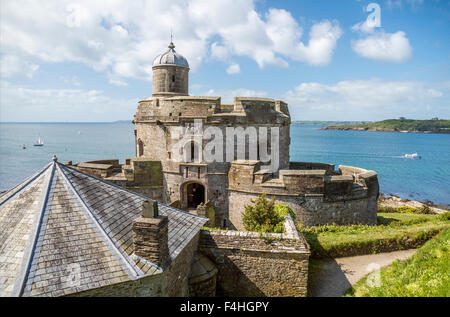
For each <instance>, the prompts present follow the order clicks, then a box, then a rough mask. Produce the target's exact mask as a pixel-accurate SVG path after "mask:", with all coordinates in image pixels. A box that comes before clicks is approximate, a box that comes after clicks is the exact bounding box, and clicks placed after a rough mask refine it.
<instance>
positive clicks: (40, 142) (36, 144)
mask: <svg viewBox="0 0 450 317" xmlns="http://www.w3.org/2000/svg"><path fill="white" fill-rule="evenodd" d="M33 145H34V146H43V145H44V142H42V140H41V137H40V136H39V137H38V140H37V143H35V144H33Z"/></svg>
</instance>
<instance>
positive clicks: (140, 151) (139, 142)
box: [138, 139, 144, 157]
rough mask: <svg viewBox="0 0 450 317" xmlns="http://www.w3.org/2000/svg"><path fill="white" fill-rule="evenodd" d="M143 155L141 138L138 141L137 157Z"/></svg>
mask: <svg viewBox="0 0 450 317" xmlns="http://www.w3.org/2000/svg"><path fill="white" fill-rule="evenodd" d="M143 155H144V142H142V140H141V139H139V141H138V157H139V156H143Z"/></svg>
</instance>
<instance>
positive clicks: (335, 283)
mask: <svg viewBox="0 0 450 317" xmlns="http://www.w3.org/2000/svg"><path fill="white" fill-rule="evenodd" d="M415 252H416V249H410V250H401V251H394V252H387V253H379V254H371V255H360V256H352V257H346V258H336V259H323V260H316V262H317V266H318V267H317V268H314V271H313V272H311V274H310V276H309V282H308V284H309V287H310V290H311V295H312V296H313V297H336V296H342V295H343V294H344V293H345V291H346V290H347V289H349V288H350V286H351V285H353V284H355V283H356V282H358V281H359V280H360V279H361V278H363V277H364V276H366V275H367V274H368V273H369V272H371V271H372V270H374V269H376V268H379V267H383V266H386V265H389V264H391V263H392V262H393V261H394V260H397V259H399V260H404V259H407V258H409V257H410V256H412V255H413V254H414V253H415Z"/></svg>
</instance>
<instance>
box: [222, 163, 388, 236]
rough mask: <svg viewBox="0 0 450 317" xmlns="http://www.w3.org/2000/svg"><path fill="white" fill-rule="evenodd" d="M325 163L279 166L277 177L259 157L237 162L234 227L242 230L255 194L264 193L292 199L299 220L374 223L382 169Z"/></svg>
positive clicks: (232, 184) (232, 181) (232, 180)
mask: <svg viewBox="0 0 450 317" xmlns="http://www.w3.org/2000/svg"><path fill="white" fill-rule="evenodd" d="M301 165H304V166H305V165H307V163H301ZM298 166H300V165H297V167H298ZM318 166H319V165H316V164H312V165H311V167H318ZM323 168H325V169H323V170H311V169H308V170H280V171H279V174H280V176H279V177H278V178H271V175H269V173H267V172H266V171H264V170H262V169H261V167H260V164H259V163H258V162H255V161H236V162H233V164H232V166H231V168H230V173H229V181H228V183H229V188H228V197H229V198H228V200H229V219H230V222H231V228H236V229H238V230H243V225H242V213H243V212H244V211H245V206H246V205H251V204H253V203H252V200H256V199H257V198H258V197H259V196H260V195H261V194H264V193H265V194H267V195H268V197H269V198H271V197H275V199H276V203H279V204H284V205H288V206H289V207H290V208H291V209H292V210H293V211H294V212H295V214H296V215H297V220H298V222H300V223H302V224H303V225H305V226H315V225H324V224H332V223H336V224H341V225H345V224H369V225H375V224H376V223H377V222H376V221H377V220H376V214H377V199H378V192H379V186H378V178H377V174H376V173H375V172H373V171H368V170H364V169H358V168H352V167H348V166H340V169H339V171H336V172H333V173H331V170H330V168H329V166H326V165H325V166H324V167H323ZM327 174H329V175H327ZM333 174H335V175H333Z"/></svg>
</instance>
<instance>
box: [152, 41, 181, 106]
mask: <svg viewBox="0 0 450 317" xmlns="http://www.w3.org/2000/svg"><path fill="white" fill-rule="evenodd" d="M174 48H175V45H173V43H172V42H170V44H169V50H168V51H167V52H165V53H163V54H161V55H159V56H158V57H156V58H155V60H154V61H153V67H152V69H153V96H155V97H159V96H161V97H163V96H180V95H181V96H187V95H189V64H188V62H187V60H186V58H185V57H184V56H182V55H180V54H178V53H177V52H175V49H174Z"/></svg>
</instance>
